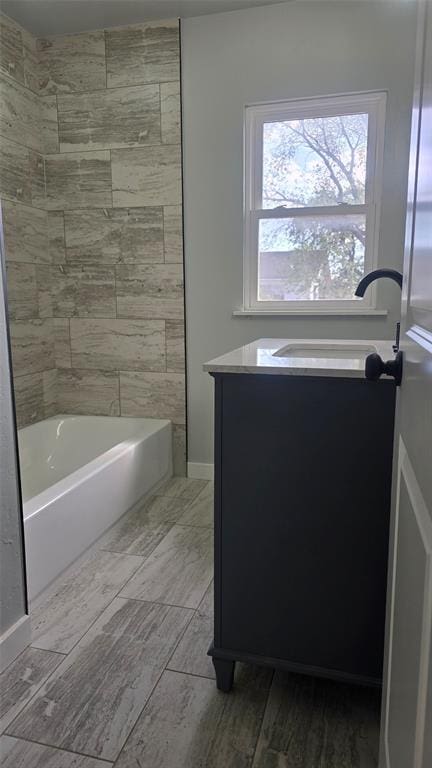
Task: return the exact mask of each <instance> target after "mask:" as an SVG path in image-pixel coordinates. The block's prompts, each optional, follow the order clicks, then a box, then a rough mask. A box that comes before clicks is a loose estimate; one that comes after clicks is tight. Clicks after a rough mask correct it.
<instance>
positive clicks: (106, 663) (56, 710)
mask: <svg viewBox="0 0 432 768" xmlns="http://www.w3.org/2000/svg"><path fill="white" fill-rule="evenodd" d="M191 616H192V612H191V611H188V610H186V609H184V608H173V607H169V606H165V605H154V604H151V603H144V602H141V601H136V600H122V599H120V598H115V599H114V600H113V602H112V603H111V605H110V606H109V607H108V608H107V609H106V610H105V611H104V613H103V614H102V616H100V617H99V619H98V620H97V621H96V622H95V624H94V625H93V626H92V627H91V629H90V630H89V631H88V632H87V634H86V635H85V636H84V637H83V638H82V639H81V640H80V641H79V643H78V645H77V646H76V647H75V648H74V649H73V651H71V653H70V654H69V656H67V657H66V659H65V660H64V661H63V662H62V664H60V666H59V667H57V669H56V671H55V672H54V673H53V674H52V675H51V678H50V680H49V681H48V683H47V684H46V685H44V686H43V687H42V688H41V689H40V690H39V692H38V693H37V694H36V696H35V698H34V699H33V700H32V702H31V703H30V704H29V705H28V706H27V707H26V708H25V709H24V710H23V711H22V712H21V714H20V715H19V716H18V718H17V719H16V720H15V722H14V724H13V727H12V728H11V729H10V731H9V735H12V736H17V737H22V738H29V739H32V740H34V741H39V742H42V743H44V744H48V745H50V746H54V747H59V748H63V749H68V750H71V751H74V752H80V753H83V754H86V755H88V756H91V757H99V758H104V759H106V760H115V759H116V757H117V756H118V754H119V752H120V750H121V748H122V746H123V744H124V742H125V740H126V738H127V736H128V735H129V733H130V731H131V729H132V727H133V725H134V723H135V721H136V720H137V718H138V716H139V714H140V712H141V710H142V709H143V707H144V704H145V703H146V701H147V699H148V697H149V696H150V694H151V692H152V689H153V687H154V686H155V684H156V682H157V681H158V679H159V676H160V674H161V673H162V670H163V669H164V667H165V665H166V664H167V662H168V659H169V658H170V656H171V654H172V651H173V650H174V648H175V646H176V645H177V643H178V641H179V639H180V637H181V635H182V634H183V632H184V629H185V627H186V625H187V624H188V622H189V620H190V618H191Z"/></svg>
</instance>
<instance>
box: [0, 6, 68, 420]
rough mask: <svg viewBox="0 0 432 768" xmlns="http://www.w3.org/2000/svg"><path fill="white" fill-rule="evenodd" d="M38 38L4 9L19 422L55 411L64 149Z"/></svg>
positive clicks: (4, 114) (0, 115) (7, 204)
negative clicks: (53, 214) (54, 239)
mask: <svg viewBox="0 0 432 768" xmlns="http://www.w3.org/2000/svg"><path fill="white" fill-rule="evenodd" d="M35 61H36V41H35V40H34V38H32V37H31V35H29V34H28V33H27V32H25V31H24V30H21V28H20V27H18V26H17V25H16V24H15V23H14V22H12V21H10V20H9V19H7V18H6V17H4V16H1V17H0V196H1V200H2V218H3V227H4V238H5V245H6V260H7V282H8V299H9V319H10V332H11V341H12V351H13V364H14V372H15V379H14V381H15V398H16V403H17V415H18V420H19V424H20V425H25V424H28V423H30V422H31V421H37V420H38V419H43V418H44V417H45V416H49V415H51V414H53V413H54V412H55V410H56V406H55V398H56V392H55V379H56V370H55V366H56V364H55V359H54V340H53V319H52V306H51V292H50V290H49V286H50V281H51V274H50V252H49V245H48V234H47V214H46V212H45V211H44V210H43V206H41V204H40V200H41V198H43V194H44V161H43V155H44V154H45V152H56V151H57V150H58V138H57V124H56V122H57V114H56V97H55V96H43V97H41V96H40V95H39V84H38V81H37V78H36V77H35V71H36V69H37V67H36V66H35Z"/></svg>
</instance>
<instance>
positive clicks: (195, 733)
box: [116, 665, 342, 768]
mask: <svg viewBox="0 0 432 768" xmlns="http://www.w3.org/2000/svg"><path fill="white" fill-rule="evenodd" d="M270 680H271V672H270V671H269V670H267V669H262V668H259V667H252V666H250V665H248V666H243V665H241V666H240V665H239V668H238V670H237V674H236V686H235V692H233V693H232V694H230V695H228V696H227V695H224V694H222V695H221V694H220V692H218V691H217V690H216V686H215V683H214V681H213V680H206V679H205V678H202V677H194V676H192V675H183V674H180V673H178V672H169V671H166V672H164V673H163V675H162V678H161V681H160V683H159V685H158V686H157V688H156V689H155V691H154V692H153V694H152V696H151V698H150V700H149V702H148V704H147V706H146V707H145V709H144V711H143V712H142V714H141V716H140V718H139V720H138V722H137V724H136V727H135V728H134V731H133V733H132V735H131V737H130V739H129V740H128V742H127V744H126V746H125V748H124V750H123V752H122V754H121V755H120V758H119V760H118V762H117V763H116V768H132V766H133V768H135V766H140V768H155V766H157V768H198V766H200V767H201V766H202V768H204V766H206V767H207V768H210V766H211V768H250V766H251V764H252V760H253V755H254V750H255V745H256V742H257V738H258V734H259V731H260V727H261V722H262V717H263V713H264V709H265V705H266V700H267V696H268V689H269V685H270ZM269 765H270V763H269ZM271 765H272V768H276V766H277V767H278V768H288V763H285V762H283V760H282V759H281V761H280V762H278V763H276V762H274V763H272V764H271ZM301 765H304V766H306V763H302V762H300V761H297V762H292V763H290V764H289V766H290V768H291V766H292V767H293V768H294V766H296V768H300V766H301ZM308 765H310V766H311V768H312V766H314V768H315V766H317V763H314V762H313V761H312V762H311V763H308ZM339 768H342V763H341V764H340V765H339Z"/></svg>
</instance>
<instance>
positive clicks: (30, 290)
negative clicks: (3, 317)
mask: <svg viewBox="0 0 432 768" xmlns="http://www.w3.org/2000/svg"><path fill="white" fill-rule="evenodd" d="M6 274H7V296H8V311H9V320H28V319H29V318H37V317H39V301H38V286H37V278H36V266H35V265H34V264H23V263H20V262H14V261H12V262H10V263H9V264H8V265H7V272H6Z"/></svg>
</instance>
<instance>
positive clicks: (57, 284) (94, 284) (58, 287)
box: [51, 264, 116, 317]
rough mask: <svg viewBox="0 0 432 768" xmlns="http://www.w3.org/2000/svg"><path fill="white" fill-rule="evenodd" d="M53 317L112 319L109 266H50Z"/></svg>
mask: <svg viewBox="0 0 432 768" xmlns="http://www.w3.org/2000/svg"><path fill="white" fill-rule="evenodd" d="M51 273H52V295H53V303H54V315H55V316H56V317H115V316H116V292H115V273H114V269H113V268H112V267H106V266H93V265H90V266H85V265H81V264H79V265H69V264H59V265H58V266H53V267H51Z"/></svg>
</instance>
